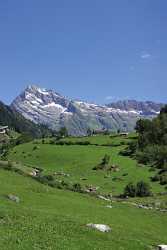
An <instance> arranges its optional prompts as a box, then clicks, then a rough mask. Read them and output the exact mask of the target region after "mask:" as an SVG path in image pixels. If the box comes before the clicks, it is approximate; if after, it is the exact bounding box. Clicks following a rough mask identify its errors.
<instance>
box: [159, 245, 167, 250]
mask: <svg viewBox="0 0 167 250" xmlns="http://www.w3.org/2000/svg"><path fill="white" fill-rule="evenodd" d="M157 250H167V245H159V246H158V248H157Z"/></svg>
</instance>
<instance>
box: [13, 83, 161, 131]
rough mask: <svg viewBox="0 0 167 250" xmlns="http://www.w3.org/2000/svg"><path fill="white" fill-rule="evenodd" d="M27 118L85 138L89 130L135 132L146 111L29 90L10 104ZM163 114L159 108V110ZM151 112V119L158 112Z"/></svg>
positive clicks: (50, 92)
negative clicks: (63, 127)
mask: <svg viewBox="0 0 167 250" xmlns="http://www.w3.org/2000/svg"><path fill="white" fill-rule="evenodd" d="M11 107H12V109H13V110H16V111H18V112H19V113H21V114H22V115H23V116H24V117H25V118H27V119H29V120H31V121H33V122H35V123H37V124H38V123H40V124H45V125H48V126H49V127H50V128H52V129H56V130H57V129H59V128H60V127H62V126H66V127H67V128H68V130H69V133H70V134H73V135H85V134H86V131H87V129H88V128H91V129H103V128H105V129H110V130H117V129H118V128H119V129H121V130H133V128H134V126H135V123H136V120H137V119H138V118H139V117H142V116H145V113H144V111H142V110H138V109H136V108H131V109H126V108H124V107H123V106H120V105H118V106H115V107H114V106H112V105H111V106H110V105H108V106H101V105H96V104H90V103H86V102H80V101H74V100H70V99H68V98H66V97H64V96H62V95H60V94H58V93H56V92H54V91H52V90H46V89H41V88H39V87H37V86H28V87H27V88H26V89H25V90H24V91H23V92H22V93H21V94H20V95H19V96H18V97H17V98H16V99H15V100H14V101H13V103H12V104H11ZM159 110H160V107H159ZM159 110H158V109H157V108H156V110H153V109H152V113H151V114H149V115H146V116H147V117H151V116H153V115H156V114H157V112H158V111H159Z"/></svg>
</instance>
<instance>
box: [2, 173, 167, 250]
mask: <svg viewBox="0 0 167 250" xmlns="http://www.w3.org/2000/svg"><path fill="white" fill-rule="evenodd" d="M0 186H1V189H0V203H1V206H0V235H1V237H0V249H2V250H13V249H14V250H15V249H17V250H22V249H24V250H30V249H35V250H39V249H46V250H54V249H60V250H61V249H65V250H66V249H69V250H78V249H83V250H85V249H93V250H100V249H113V250H116V249H120V250H123V249H124V250H134V249H135V250H144V249H155V246H156V245H158V244H160V243H165V242H166V241H167V238H166V235H167V227H166V224H167V217H166V215H165V214H163V213H160V212H155V211H148V210H142V209H138V208H135V207H132V206H128V205H127V204H120V203H113V204H112V206H113V208H112V209H109V208H106V207H105V206H106V204H108V203H106V202H104V201H100V200H97V199H95V198H93V197H89V196H86V195H81V194H77V193H73V192H68V191H62V190H57V189H52V188H49V187H47V186H44V185H42V184H40V183H37V182H35V181H34V180H32V179H31V178H28V177H24V176H19V175H17V174H16V173H12V172H8V171H5V170H0ZM9 193H12V194H15V195H17V196H19V197H20V203H18V204H16V203H14V202H12V201H10V200H8V199H7V198H6V196H5V195H7V194H9ZM90 222H92V223H102V224H107V225H109V226H111V228H112V231H111V232H110V233H106V234H104V233H100V232H97V231H95V230H92V229H88V228H87V227H86V226H85V224H86V223H90Z"/></svg>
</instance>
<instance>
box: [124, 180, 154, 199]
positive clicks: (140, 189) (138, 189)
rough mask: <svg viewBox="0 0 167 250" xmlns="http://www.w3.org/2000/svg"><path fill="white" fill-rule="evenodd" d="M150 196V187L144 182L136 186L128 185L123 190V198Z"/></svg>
mask: <svg viewBox="0 0 167 250" xmlns="http://www.w3.org/2000/svg"><path fill="white" fill-rule="evenodd" d="M150 195H151V187H150V185H149V184H148V183H146V182H144V181H139V182H138V183H137V184H136V185H134V184H133V183H132V182H130V183H128V184H127V185H126V187H125V189H124V196H129V197H135V196H138V197H147V196H150Z"/></svg>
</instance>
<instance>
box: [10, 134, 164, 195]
mask: <svg viewBox="0 0 167 250" xmlns="http://www.w3.org/2000/svg"><path fill="white" fill-rule="evenodd" d="M70 139H71V140H74V138H70ZM68 140H69V138H68ZM79 140H81V138H80V139H79ZM82 140H87V138H82ZM89 140H92V141H93V142H94V143H96V144H100V143H101V144H104V142H105V143H107V142H108V141H109V140H111V141H112V143H117V142H118V141H119V142H120V141H122V140H123V141H124V142H125V141H126V140H128V139H126V138H120V137H112V138H110V137H109V136H94V137H90V138H89ZM34 146H35V144H33V143H27V144H23V145H19V146H17V147H15V148H14V149H13V150H12V151H11V153H10V155H9V159H10V160H12V161H18V162H21V163H24V164H29V165H32V166H38V167H42V168H43V169H44V170H45V172H46V173H51V174H52V173H54V172H56V171H63V172H65V173H68V174H70V177H61V179H65V180H66V181H67V182H73V183H74V182H75V183H76V182H79V183H81V184H82V185H88V184H89V185H91V184H92V185H94V186H98V187H100V189H99V191H100V192H105V193H106V192H108V193H112V194H120V193H122V192H123V189H124V187H125V185H126V184H127V183H128V182H130V181H133V182H137V181H140V180H145V181H146V182H150V177H151V176H153V175H155V172H150V171H149V168H148V167H141V166H139V165H138V164H137V162H136V161H135V160H132V159H130V158H128V157H124V156H120V155H119V152H120V150H121V149H123V148H124V147H125V146H124V145H121V146H116V147H115V146H111V147H105V146H95V145H88V146H79V145H70V146H67V145H63V146H59V145H50V144H38V149H36V150H33V148H34ZM105 154H108V155H110V156H111V160H110V164H117V165H118V166H119V169H120V171H118V172H115V173H114V172H107V171H101V170H99V171H95V170H92V168H93V167H94V166H96V165H97V164H99V163H100V161H101V159H102V158H103V157H104V155H105ZM125 174H127V175H126V176H124V175H125ZM59 178H60V177H59ZM82 178H86V179H87V180H82ZM150 184H151V186H152V188H153V192H160V191H163V190H164V186H160V185H159V184H158V183H155V182H154V183H152V182H150Z"/></svg>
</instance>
